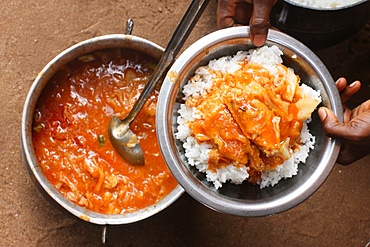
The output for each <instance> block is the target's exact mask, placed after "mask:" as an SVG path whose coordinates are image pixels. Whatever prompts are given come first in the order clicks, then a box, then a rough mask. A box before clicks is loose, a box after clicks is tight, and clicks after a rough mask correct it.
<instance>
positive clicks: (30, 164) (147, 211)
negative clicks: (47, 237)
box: [20, 34, 184, 225]
mask: <svg viewBox="0 0 370 247" xmlns="http://www.w3.org/2000/svg"><path fill="white" fill-rule="evenodd" d="M127 44H128V45H129V46H130V47H129V49H130V48H131V49H137V50H138V51H141V52H143V53H145V51H143V50H145V49H152V54H149V55H152V56H154V57H156V58H157V59H159V58H160V57H158V56H159V55H160V56H161V55H162V53H163V51H164V48H162V47H161V46H159V45H157V44H156V43H154V42H152V41H149V40H147V39H144V38H141V37H138V36H134V35H130V34H108V35H103V36H98V37H94V38H91V39H87V40H84V41H81V42H79V43H77V44H75V45H73V46H71V47H69V48H67V49H65V50H64V51H62V52H61V53H59V54H58V55H57V56H55V57H54V58H53V59H52V60H51V61H50V62H49V63H47V65H46V66H45V67H44V68H43V69H42V70H41V71H40V72H39V74H38V75H37V77H36V79H35V80H34V81H33V83H32V85H31V87H30V89H29V92H28V94H27V97H26V100H25V103H24V106H23V112H22V121H21V138H20V142H21V149H22V150H21V151H22V157H23V161H24V163H25V166H26V168H27V171H28V173H29V175H30V177H31V180H32V182H33V183H34V184H35V186H36V187H37V189H38V190H39V192H40V193H41V194H42V195H43V196H44V197H46V199H47V200H49V201H50V199H51V202H52V203H54V202H55V203H54V204H56V206H60V207H59V208H60V209H62V210H63V211H66V212H67V213H69V215H70V216H75V217H77V218H78V219H81V220H84V221H87V222H90V223H94V224H98V225H122V224H128V223H133V222H137V221H141V220H143V219H146V218H148V217H150V216H152V215H155V214H157V213H158V212H160V211H162V210H163V209H165V208H167V207H168V206H169V205H171V204H172V203H173V202H175V201H176V200H177V199H178V198H179V197H180V196H181V195H182V194H183V192H184V190H183V189H182V187H181V186H180V185H177V186H176V187H175V189H174V190H173V191H172V192H171V193H169V194H168V195H167V196H165V197H164V198H163V199H162V200H161V201H159V202H157V203H155V204H153V205H150V206H148V207H146V208H143V209H140V210H137V211H134V212H130V213H126V214H101V213H96V212H93V211H91V210H87V209H85V208H83V207H81V206H78V205H77V204H75V203H73V202H71V201H69V200H68V199H67V198H65V197H63V196H62V195H61V194H60V193H59V191H58V190H57V189H55V188H54V186H53V185H52V184H51V183H50V182H49V180H48V179H46V178H45V176H44V174H43V172H42V170H41V168H40V166H39V165H38V162H37V160H36V157H35V154H34V149H33V144H32V115H33V112H34V110H35V105H36V103H37V101H38V98H39V96H40V94H41V92H42V90H43V88H44V87H45V85H46V84H47V83H48V81H49V80H50V78H51V77H52V75H54V74H55V73H56V72H57V71H58V70H59V69H60V68H61V67H62V66H63V65H65V64H67V63H69V62H70V61H72V60H73V59H75V58H78V57H79V56H81V55H84V54H88V53H89V52H92V51H97V50H102V49H109V48H119V47H121V48H124V47H126V46H124V45H127ZM53 71H54V72H53Z"/></svg>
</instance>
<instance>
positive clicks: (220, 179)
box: [175, 46, 321, 189]
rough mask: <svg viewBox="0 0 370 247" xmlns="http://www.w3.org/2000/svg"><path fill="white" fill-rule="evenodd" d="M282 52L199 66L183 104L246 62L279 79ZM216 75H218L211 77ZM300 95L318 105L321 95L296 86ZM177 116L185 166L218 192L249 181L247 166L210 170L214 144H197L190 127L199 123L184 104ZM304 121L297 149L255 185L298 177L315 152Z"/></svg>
mask: <svg viewBox="0 0 370 247" xmlns="http://www.w3.org/2000/svg"><path fill="white" fill-rule="evenodd" d="M282 54H283V53H282V51H281V50H280V49H279V48H278V47H277V46H271V47H267V46H264V47H261V48H258V49H252V50H249V51H240V52H238V53H237V54H235V55H234V56H225V57H221V58H219V59H215V60H211V61H210V62H209V64H208V65H207V66H201V67H199V68H197V70H196V71H195V75H194V76H193V77H192V78H191V79H190V80H189V82H188V83H187V84H186V85H185V86H184V88H183V93H184V96H185V97H184V100H188V99H190V98H197V97H200V96H202V97H204V96H206V95H207V93H208V91H209V90H210V89H211V88H212V84H213V81H214V80H215V79H217V78H215V75H217V74H219V73H221V74H222V75H224V74H226V73H231V74H232V73H235V72H236V71H237V70H239V69H240V68H241V66H240V63H241V62H243V61H245V60H247V61H248V62H249V63H256V64H258V65H260V66H262V67H263V68H265V69H267V70H268V71H269V72H270V73H271V74H272V75H273V76H275V77H277V76H278V68H277V65H278V64H282V59H281V57H280V56H281V55H282ZM214 72H217V73H214ZM299 87H300V88H301V90H302V94H303V95H305V97H309V98H312V99H315V100H317V101H318V102H321V97H320V92H319V91H316V90H314V89H312V88H311V87H309V86H307V85H305V84H301V85H300V86H299ZM178 113H179V116H178V118H177V124H178V127H177V132H176V133H175V137H176V138H177V139H178V140H180V141H182V143H183V148H184V150H185V157H186V158H187V161H188V164H189V165H190V166H194V167H196V168H197V170H198V171H199V172H202V173H205V175H206V178H207V180H208V181H209V182H212V183H213V184H214V186H215V188H216V189H218V188H221V187H222V184H223V183H226V182H227V181H229V182H231V183H234V184H241V183H243V182H244V181H246V180H248V178H249V173H248V171H249V169H248V166H247V165H246V166H235V165H234V164H233V163H232V162H231V163H230V164H228V165H226V166H223V167H220V168H218V169H216V170H215V169H210V168H209V164H208V162H209V157H210V156H209V153H210V150H212V149H213V148H215V144H213V143H210V142H200V141H198V140H197V139H196V138H195V136H194V134H193V131H192V129H191V128H190V127H189V123H190V122H192V121H194V120H196V119H197V118H198V119H199V118H200V116H199V115H198V113H197V111H196V109H195V108H193V107H189V106H188V105H186V104H181V106H180V109H179V110H178ZM309 121H310V119H307V120H306V121H305V122H304V123H303V126H302V130H301V133H300V145H299V148H295V149H294V150H293V149H290V150H289V152H290V153H291V158H290V159H287V160H285V161H284V162H283V163H282V164H280V165H278V166H277V167H276V168H275V169H274V170H266V171H263V172H262V174H261V178H260V180H259V181H257V184H259V186H260V188H265V187H267V186H274V185H275V184H277V183H278V182H279V181H280V180H281V179H286V178H291V177H292V176H294V175H296V174H297V173H298V165H299V164H300V163H305V162H306V159H307V157H308V155H309V151H310V149H313V148H314V144H315V137H314V136H313V135H312V134H311V133H310V132H309V129H308V127H307V123H308V122H309Z"/></svg>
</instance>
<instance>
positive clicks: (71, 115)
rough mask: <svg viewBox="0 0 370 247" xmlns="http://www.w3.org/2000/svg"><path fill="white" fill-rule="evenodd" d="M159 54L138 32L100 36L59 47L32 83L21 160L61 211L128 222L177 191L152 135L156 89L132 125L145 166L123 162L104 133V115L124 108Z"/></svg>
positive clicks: (106, 120)
mask: <svg viewBox="0 0 370 247" xmlns="http://www.w3.org/2000/svg"><path fill="white" fill-rule="evenodd" d="M162 53H163V48H162V47H160V46H158V45H157V44H155V43H153V42H151V41H148V40H146V39H143V38H140V37H137V36H133V35H129V34H113V35H106V36H100V37H96V38H92V39H89V40H86V41H83V42H81V43H78V44H76V45H74V46H72V47H70V48H68V49H66V50H65V51H63V52H62V53H60V54H59V55H58V56H56V57H55V58H54V59H53V60H51V61H50V62H49V63H48V64H47V65H46V66H45V67H44V68H43V69H42V71H41V72H40V73H39V75H38V76H37V78H36V79H35V81H34V82H33V84H32V86H31V88H30V90H29V93H28V95H27V98H26V101H25V105H24V109H23V116H22V127H21V146H22V152H23V158H24V161H25V164H26V167H27V170H28V172H29V174H30V177H31V178H32V180H33V182H34V183H35V185H36V186H37V188H38V189H39V191H40V192H41V193H42V194H43V195H44V196H45V197H46V198H47V199H48V200H49V201H51V202H52V203H54V204H55V205H56V206H57V207H59V208H60V209H62V210H63V211H67V212H68V213H69V214H70V215H72V216H75V217H77V218H79V219H82V220H84V221H87V222H91V223H94V224H99V225H120V224H127V223H132V222H136V221H139V220H143V219H145V218H147V217H149V216H152V215H154V214H156V213H157V212H159V211H161V210H163V209H165V208H166V207H168V206H169V205H170V204H171V203H173V202H174V201H175V200H176V199H177V198H178V197H179V196H180V195H181V194H182V193H183V189H182V188H181V187H180V186H179V185H178V183H177V182H176V180H175V178H174V177H173V176H172V174H171V172H170V171H169V169H168V167H167V165H166V163H165V161H164V158H163V157H162V154H161V152H160V149H159V145H158V141H157V137H156V121H155V116H156V104H157V97H158V94H159V89H160V87H159V88H156V89H155V90H154V91H153V93H152V95H151V97H150V98H149V100H148V101H147V102H146V104H145V106H144V107H143V109H142V110H141V112H140V113H139V115H138V117H137V118H136V119H135V121H134V122H133V123H132V125H131V128H132V130H133V131H134V132H135V134H137V136H138V138H139V140H140V145H141V147H142V148H143V151H144V156H145V160H146V162H145V165H144V166H133V165H131V164H129V163H127V162H126V161H125V160H123V159H122V158H121V157H120V156H119V154H118V153H117V152H116V151H115V150H114V148H113V146H112V144H111V143H110V141H109V138H108V131H107V130H108V123H109V121H110V119H111V118H112V116H114V115H115V116H118V117H120V118H123V117H125V115H126V114H128V112H129V110H130V109H131V107H132V106H133V104H134V102H135V101H136V99H137V98H138V96H139V95H140V92H141V90H142V89H143V87H144V85H145V83H146V82H147V81H148V79H149V77H150V75H151V73H152V72H153V70H154V68H155V66H156V63H157V61H158V60H159V59H160V57H161V56H162Z"/></svg>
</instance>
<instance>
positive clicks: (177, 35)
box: [108, 0, 209, 165]
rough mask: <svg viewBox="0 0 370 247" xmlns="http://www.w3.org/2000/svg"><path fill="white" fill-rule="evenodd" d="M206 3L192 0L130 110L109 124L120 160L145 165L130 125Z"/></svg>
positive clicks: (206, 1) (206, 0)
mask: <svg viewBox="0 0 370 247" xmlns="http://www.w3.org/2000/svg"><path fill="white" fill-rule="evenodd" d="M208 2H209V0H193V1H192V2H191V4H190V5H189V7H188V9H187V11H186V12H185V14H184V16H183V17H182V19H181V21H180V23H179V25H178V26H177V27H176V30H175V32H174V33H173V34H172V37H171V39H170V41H169V42H168V44H167V47H166V49H165V51H164V53H163V55H162V57H161V59H160V60H159V63H158V65H157V67H156V68H155V70H154V72H153V74H152V75H151V77H150V80H149V82H148V83H147V84H146V85H145V87H144V89H143V91H142V93H141V94H140V97H139V98H138V100H137V101H136V102H135V104H134V106H133V107H132V109H131V111H130V112H129V113H128V115H127V116H126V117H125V118H124V119H123V120H121V119H119V118H117V117H116V116H113V117H112V119H111V121H110V123H109V126H108V134H109V139H110V141H111V143H112V145H113V147H114V148H115V149H116V150H117V152H118V153H119V154H120V155H121V157H122V158H123V159H125V160H126V161H127V162H129V163H130V164H132V165H144V164H145V159H144V154H143V150H142V149H141V147H140V144H139V141H138V138H137V136H136V135H135V134H134V133H133V132H132V131H131V129H130V123H131V122H132V121H133V120H134V119H135V118H136V116H137V115H138V113H139V112H140V110H141V108H142V107H143V106H144V104H145V102H146V101H147V100H148V98H149V96H150V94H151V92H152V91H153V89H154V88H155V87H156V85H157V84H158V83H159V82H160V81H161V79H162V76H163V75H165V74H166V73H167V72H168V70H169V68H170V67H171V65H172V64H173V63H174V61H175V58H176V55H177V54H178V52H179V50H180V49H181V47H182V46H183V44H184V43H185V41H186V39H187V38H188V36H189V34H190V32H191V31H192V29H193V27H194V26H195V24H196V22H197V21H198V19H199V17H200V15H201V14H202V13H203V11H204V9H205V8H206V6H207V4H208Z"/></svg>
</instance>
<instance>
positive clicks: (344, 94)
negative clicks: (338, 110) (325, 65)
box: [318, 78, 370, 165]
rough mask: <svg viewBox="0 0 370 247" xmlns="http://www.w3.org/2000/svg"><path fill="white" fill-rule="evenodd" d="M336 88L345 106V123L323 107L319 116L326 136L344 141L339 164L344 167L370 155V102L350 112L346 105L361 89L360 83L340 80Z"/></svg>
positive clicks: (319, 111)
mask: <svg viewBox="0 0 370 247" xmlns="http://www.w3.org/2000/svg"><path fill="white" fill-rule="evenodd" d="M336 86H337V88H338V91H339V93H340V97H341V101H342V104H343V110H344V121H343V123H340V122H339V121H338V118H337V117H336V116H335V114H334V113H333V112H332V111H330V110H329V109H328V108H325V107H321V108H320V109H319V110H318V114H319V117H320V119H321V121H322V122H323V125H324V131H325V132H326V134H327V135H328V136H329V137H332V138H336V139H338V140H340V141H342V147H341V150H340V153H339V156H338V160H337V162H338V163H339V164H342V165H349V164H351V163H352V162H354V161H356V160H358V159H361V158H363V157H365V156H366V155H367V154H370V100H367V101H365V102H364V103H362V104H361V105H359V106H358V107H356V108H355V109H353V110H350V109H348V108H347V107H346V106H345V104H346V102H347V100H348V99H349V98H350V97H351V96H352V95H354V94H355V93H357V92H358V90H359V89H360V87H361V83H360V81H355V82H353V83H352V84H350V85H347V80H346V79H345V78H339V79H338V80H337V82H336Z"/></svg>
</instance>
